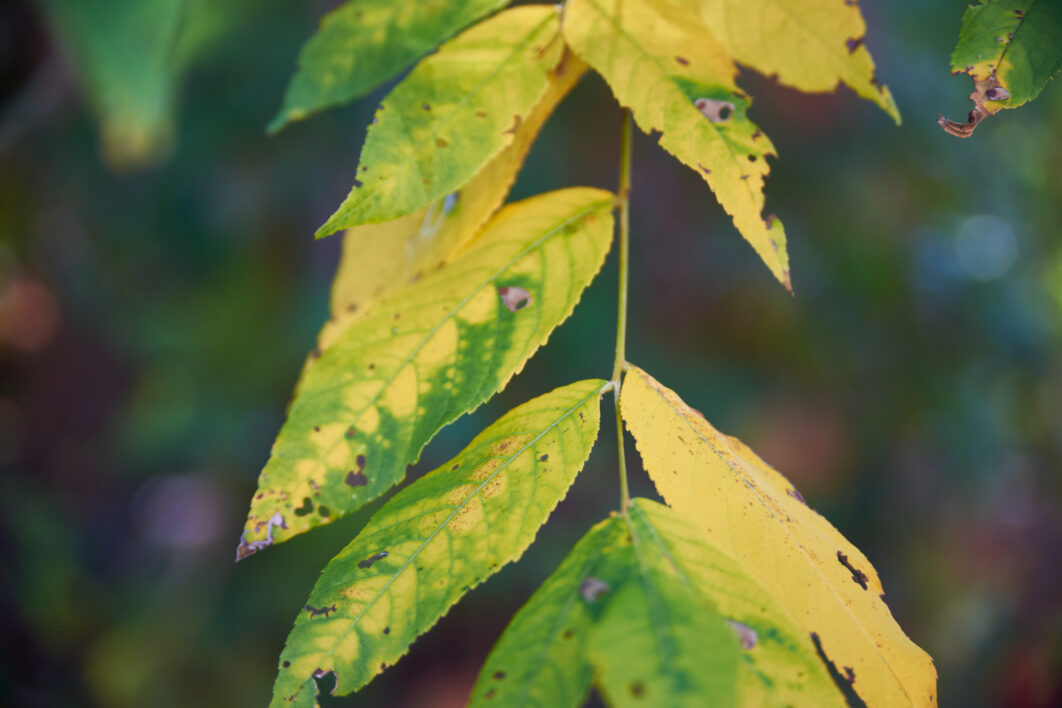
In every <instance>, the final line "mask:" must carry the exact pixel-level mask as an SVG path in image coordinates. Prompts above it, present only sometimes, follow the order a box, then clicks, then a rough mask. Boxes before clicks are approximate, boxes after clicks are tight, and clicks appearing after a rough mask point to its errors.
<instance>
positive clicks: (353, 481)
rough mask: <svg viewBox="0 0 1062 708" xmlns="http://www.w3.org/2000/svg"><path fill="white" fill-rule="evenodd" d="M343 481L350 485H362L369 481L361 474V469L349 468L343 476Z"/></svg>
mask: <svg viewBox="0 0 1062 708" xmlns="http://www.w3.org/2000/svg"><path fill="white" fill-rule="evenodd" d="M343 481H344V482H346V483H347V485H349V486H351V487H364V486H366V485H367V484H368V483H369V478H368V477H366V476H365V475H364V474H362V472H361V470H357V471H354V470H351V471H350V472H347V476H346V477H344V478H343Z"/></svg>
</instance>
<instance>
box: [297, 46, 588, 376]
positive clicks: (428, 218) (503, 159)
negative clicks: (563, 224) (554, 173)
mask: <svg viewBox="0 0 1062 708" xmlns="http://www.w3.org/2000/svg"><path fill="white" fill-rule="evenodd" d="M585 71H586V65H585V64H583V63H582V62H581V61H579V60H578V59H577V58H576V57H575V56H574V55H572V54H571V53H570V52H569V53H567V54H565V56H564V58H562V59H561V62H560V63H559V64H558V65H557V67H556V68H555V69H551V70H550V72H549V86H548V88H547V89H546V92H545V93H544V94H543V95H542V98H540V99H539V101H538V103H536V104H535V107H534V108H533V109H532V110H531V112H530V113H529V114H528V116H527V119H526V120H523V121H521V122H520V125H519V127H518V128H517V129H516V136H515V138H514V139H513V142H512V144H510V145H509V146H508V147H506V148H505V149H504V150H502V151H501V152H500V153H498V154H497V155H496V156H495V157H494V158H493V159H492V160H491V161H490V162H489V163H488V164H487V166H486V167H484V168H483V169H482V170H481V171H480V172H479V174H477V175H476V176H475V177H473V178H472V181H470V182H469V183H468V184H466V185H465V186H464V187H462V188H461V189H460V190H459V191H457V192H455V193H454V194H449V195H447V196H446V197H444V198H442V199H438V200H436V201H434V202H432V203H431V204H429V205H428V206H426V207H424V208H422V209H418V210H417V211H415V212H413V213H412V214H410V215H408V216H403V217H401V218H399V219H395V220H394V221H388V222H385V223H382V224H363V225H361V226H355V227H354V228H352V229H348V230H347V232H346V233H345V234H344V235H343V256H342V258H341V260H340V263H339V268H338V269H337V271H336V277H335V280H333V281H332V316H331V317H330V318H329V320H328V322H327V323H325V326H324V327H323V328H322V329H321V334H320V336H319V337H318V345H317V346H318V347H319V348H320V349H321V350H322V351H323V350H324V349H327V348H328V346H329V345H331V343H332V342H333V341H334V340H335V338H336V337H337V336H338V335H339V334H340V333H341V332H342V331H343V330H344V329H346V327H347V326H348V325H349V324H350V322H352V321H353V320H354V319H356V318H358V317H360V316H361V315H363V314H364V313H365V312H366V310H367V308H368V307H369V306H371V305H372V303H374V302H375V301H376V300H379V299H380V298H381V297H384V296H386V295H388V294H390V293H392V292H394V291H396V290H398V289H400V288H402V287H405V286H406V285H408V284H409V283H411V282H414V281H416V280H417V279H418V278H420V277H423V275H424V274H425V273H427V272H429V271H430V270H432V269H433V268H435V267H437V266H438V265H440V264H441V263H443V262H444V261H446V260H448V259H450V258H451V257H452V256H453V255H454V253H456V252H457V251H458V250H459V249H460V248H461V247H462V246H464V245H466V244H467V243H468V242H470V241H471V240H472V239H473V238H474V237H475V236H476V235H477V234H478V233H479V232H480V228H481V227H482V226H483V223H484V222H485V221H486V220H487V219H488V218H489V217H490V215H491V214H493V213H494V212H495V210H497V208H498V207H499V206H501V203H502V202H503V201H504V200H505V195H507V194H508V193H509V188H510V187H511V186H512V184H513V181H514V180H515V179H516V174H517V173H518V172H519V171H520V167H521V166H522V165H523V163H524V157H526V155H527V151H528V149H530V147H531V143H532V142H534V140H535V138H536V137H537V136H538V131H539V130H540V129H541V128H542V125H543V124H544V123H545V122H546V120H547V119H548V118H549V116H550V115H551V114H552V113H553V109H555V108H556V107H557V104H559V103H560V102H561V100H562V99H563V98H564V97H565V96H566V95H568V92H569V91H570V90H571V89H572V87H573V86H575V84H576V83H577V82H578V81H579V78H580V77H581V76H582V75H583V74H584V73H585ZM311 361H312V360H311Z"/></svg>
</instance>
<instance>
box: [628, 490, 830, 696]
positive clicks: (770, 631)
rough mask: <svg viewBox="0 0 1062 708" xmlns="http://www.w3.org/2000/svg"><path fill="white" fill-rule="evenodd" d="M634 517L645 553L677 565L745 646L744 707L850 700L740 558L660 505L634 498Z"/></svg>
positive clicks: (740, 682) (741, 685) (741, 666)
mask: <svg viewBox="0 0 1062 708" xmlns="http://www.w3.org/2000/svg"><path fill="white" fill-rule="evenodd" d="M630 517H631V524H632V525H633V527H634V528H635V529H636V534H635V538H637V539H640V543H643V544H644V549H643V552H645V553H648V554H649V555H654V554H659V555H660V556H661V557H662V558H664V559H666V560H667V562H668V563H671V564H674V566H675V568H676V569H678V572H679V573H680V574H681V575H683V576H685V577H686V579H687V580H688V582H689V583H690V584H691V585H692V586H693V587H695V588H696V589H697V591H698V592H699V593H701V594H703V595H704V596H706V597H707V598H708V599H710V600H711V602H712V603H713V605H714V606H715V608H716V610H717V611H718V612H719V614H720V615H722V616H723V617H724V618H725V619H726V621H727V624H728V627H729V628H730V629H731V630H732V631H733V632H734V633H735V634H736V635H737V637H738V639H739V642H741V643H742V649H743V651H742V652H741V661H740V662H739V670H738V672H739V677H738V693H739V701H738V703H739V704H740V705H743V706H802V705H808V706H823V707H825V706H844V705H845V701H844V698H843V696H842V695H841V693H840V692H839V691H838V690H837V687H836V686H835V685H834V684H833V682H832V681H831V679H830V675H829V673H828V672H827V670H826V667H825V666H824V665H823V663H822V662H821V661H820V660H819V658H818V656H817V655H816V649H815V645H814V643H813V642H812V641H811V638H810V636H809V635H807V634H805V633H804V632H803V631H801V630H800V629H799V628H798V627H797V626H796V625H795V624H794V623H793V622H792V621H791V620H790V619H789V617H788V616H787V615H786V613H785V610H784V609H783V608H782V607H781V605H780V604H779V603H778V601H777V600H776V599H775V598H774V597H772V596H771V594H770V592H769V591H768V590H766V589H765V588H764V586H762V585H760V584H759V583H758V582H757V581H756V580H755V579H754V578H753V577H752V576H751V575H750V574H749V572H748V571H747V570H745V568H744V567H743V566H742V565H741V564H740V563H739V562H738V561H737V560H735V559H734V558H732V557H731V556H729V555H727V554H726V553H724V552H723V551H722V550H720V549H719V548H716V547H713V546H711V545H710V542H709V540H708V539H707V538H705V537H704V536H703V535H702V534H701V533H700V532H699V530H698V529H697V528H696V527H695V526H693V525H691V524H689V523H688V522H686V521H684V520H683V519H682V518H681V517H679V516H678V515H677V514H676V513H675V512H673V511H672V510H671V509H669V508H668V507H666V506H664V505H662V504H658V503H656V502H654V501H650V500H648V499H636V500H634V502H633V503H632V505H631V509H630Z"/></svg>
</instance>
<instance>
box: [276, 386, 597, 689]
mask: <svg viewBox="0 0 1062 708" xmlns="http://www.w3.org/2000/svg"><path fill="white" fill-rule="evenodd" d="M605 387H606V382H604V381H600V380H591V381H580V382H578V383H574V384H571V385H569V386H565V387H562V388H559V389H556V390H555V391H552V392H550V393H548V394H546V395H544V396H539V397H538V398H536V399H534V400H532V401H529V402H527V403H525V404H524V405H522V406H519V407H517V408H515V409H513V410H512V411H510V412H509V413H507V414H506V415H504V416H502V418H500V419H499V420H498V421H497V422H496V423H494V424H493V425H491V426H490V427H488V428H487V429H486V430H484V431H483V432H482V433H480V434H479V435H478V436H477V437H476V439H475V440H473V441H472V442H471V443H470V444H469V446H468V447H467V448H465V449H464V450H463V451H461V453H460V454H459V455H457V457H455V458H454V459H452V460H450V461H449V462H447V463H446V464H445V465H443V466H441V467H439V468H438V469H437V470H435V471H433V472H431V473H429V474H428V475H426V476H425V477H424V478H422V479H420V480H417V481H416V482H414V483H413V484H411V485H409V487H407V488H406V489H404V490H402V491H401V492H399V493H398V494H397V495H395V497H394V498H393V499H391V500H390V501H389V502H387V503H386V504H385V505H384V506H383V507H382V508H381V509H380V510H379V511H378V512H377V513H376V514H375V515H374V516H373V517H372V519H371V520H370V521H369V523H368V524H367V525H366V526H365V528H364V529H363V530H362V531H361V533H359V534H358V536H357V537H356V538H355V539H354V540H353V541H351V542H350V544H349V545H348V546H347V547H346V548H344V549H343V550H342V551H341V552H340V553H339V555H337V556H336V557H335V558H334V559H333V560H332V561H331V562H330V563H329V564H328V566H327V567H326V568H325V570H324V572H323V573H322V574H321V578H320V579H319V580H318V581H317V585H316V586H315V587H314V589H313V592H312V593H311V594H310V599H309V600H308V601H307V604H306V607H305V611H304V612H302V613H300V615H299V617H298V619H297V620H296V622H295V627H294V628H293V629H292V631H291V634H290V635H289V636H288V641H287V645H286V646H285V648H284V652H283V653H282V654H281V656H280V672H279V675H278V676H277V681H276V685H275V687H274V695H273V705H276V706H281V705H285V704H288V703H292V702H304V701H305V700H306V696H307V695H309V696H313V695H314V693H315V687H314V680H313V679H314V677H315V676H322V675H324V674H327V673H328V672H334V673H335V675H336V692H337V693H339V694H340V695H345V694H347V693H350V692H351V691H356V690H357V689H359V688H361V687H362V686H364V685H365V684H366V683H368V682H369V681H370V680H371V679H372V678H373V677H374V676H376V675H377V674H379V673H380V672H382V671H383V670H384V669H385V668H386V667H387V666H389V665H391V664H393V663H394V662H395V661H397V660H398V659H399V657H401V656H402V655H403V654H405V653H406V651H407V650H408V649H409V646H410V644H412V643H413V640H414V639H416V638H417V637H418V636H419V635H421V634H423V633H424V632H426V631H427V630H428V629H430V628H431V626H432V625H434V624H435V622H436V621H438V619H439V618H440V617H442V616H443V615H444V614H446V612H447V610H449V609H450V607H451V606H453V605H454V604H455V603H456V602H457V601H458V600H459V599H460V598H461V596H462V595H464V594H465V593H466V592H467V591H468V590H470V589H471V588H473V587H475V586H476V585H478V584H479V583H481V582H483V580H485V579H486V578H488V577H489V576H491V575H493V574H494V573H495V572H497V570H498V569H499V568H500V567H501V566H502V565H504V564H505V563H508V562H510V561H513V560H516V559H517V558H519V557H520V556H521V555H522V554H523V552H524V551H525V550H526V549H527V547H528V546H529V545H531V542H532V541H533V540H534V538H535V534H536V533H538V529H539V527H540V526H541V525H542V524H544V523H545V521H546V518H547V517H548V516H549V514H550V512H552V511H553V508H554V507H555V506H556V505H557V503H558V502H560V500H561V499H563V498H564V495H565V494H566V493H567V491H568V488H569V487H570V486H571V484H572V482H573V481H574V479H575V476H576V474H577V473H578V472H579V470H580V469H581V468H582V466H583V463H585V462H586V459H587V457H589V455H590V449H591V448H592V447H593V444H594V440H595V438H596V437H597V431H598V427H599V423H600V405H599V399H600V396H601V393H602V391H604V390H605Z"/></svg>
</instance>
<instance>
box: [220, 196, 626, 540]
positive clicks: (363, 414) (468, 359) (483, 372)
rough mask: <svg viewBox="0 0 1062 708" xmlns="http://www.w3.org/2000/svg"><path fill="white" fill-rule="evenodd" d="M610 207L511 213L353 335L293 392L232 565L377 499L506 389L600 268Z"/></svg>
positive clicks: (553, 201) (574, 204)
mask: <svg viewBox="0 0 1062 708" xmlns="http://www.w3.org/2000/svg"><path fill="white" fill-rule="evenodd" d="M612 206H613V196H612V194H610V193H609V192H605V191H602V190H599V189H590V188H582V187H578V188H571V189H564V190H560V191H556V192H551V193H548V194H544V195H539V196H537V197H533V198H531V199H527V200H524V201H522V202H518V203H516V204H510V205H508V206H507V207H505V208H504V209H502V210H501V211H500V212H498V214H497V215H495V217H494V218H493V219H492V220H491V221H490V223H489V224H488V225H487V226H486V227H485V228H484V231H483V233H482V234H481V235H480V236H479V238H477V239H476V241H475V242H474V243H473V244H472V245H471V246H470V247H469V248H468V250H467V251H465V252H463V253H462V254H461V255H460V256H459V257H457V258H455V259H454V260H453V261H452V262H450V263H448V264H447V265H445V266H444V267H443V268H440V269H438V270H436V271H434V272H432V273H431V274H429V275H427V276H425V277H424V278H422V279H421V280H419V281H417V282H416V283H414V284H413V285H410V286H409V287H407V288H405V289H403V290H401V291H398V292H396V293H394V294H393V295H392V296H391V297H389V298H387V299H385V300H383V301H381V302H379V303H377V304H376V306H375V307H373V309H372V311H371V312H369V313H367V314H366V315H365V316H364V317H362V318H360V319H358V320H356V321H355V322H353V323H352V324H351V325H350V326H349V327H348V328H347V329H346V330H344V331H343V333H342V334H340V335H339V337H338V338H337V339H336V341H335V342H333V343H332V346H331V347H329V348H328V349H327V350H325V351H324V352H323V353H322V354H321V356H320V357H319V358H318V359H317V360H316V361H315V362H314V363H313V364H312V365H311V366H309V367H307V369H306V374H305V376H304V377H303V379H302V381H301V383H300V385H299V387H298V389H297V390H296V393H295V400H294V401H293V402H292V404H291V408H290V411H289V414H288V419H287V421H286V422H285V423H284V426H283V428H281V431H280V435H279V436H278V437H277V440H276V442H275V443H274V445H273V451H272V455H271V457H270V459H269V461H268V463H267V464H266V466H265V469H264V470H263V471H262V474H261V475H260V477H259V480H258V491H257V492H256V494H255V496H254V498H253V500H252V501H251V509H250V513H249V515H248V518H247V525H246V527H245V530H244V535H243V537H242V539H241V541H240V546H239V548H238V549H237V557H238V558H242V557H245V556H247V555H250V554H252V553H254V552H256V551H259V550H261V549H262V548H265V547H266V546H268V545H270V544H272V543H276V542H279V541H285V540H287V539H289V538H291V537H292V536H295V535H296V534H299V533H302V532H304V531H307V530H309V529H311V528H313V527H315V526H319V525H322V524H325V523H328V522H330V521H332V520H334V519H336V518H338V517H340V516H342V515H344V514H347V513H350V512H352V511H354V510H356V509H358V508H360V507H361V506H362V505H364V504H365V503H366V502H368V501H370V500H371V499H374V498H376V497H377V496H379V495H380V494H382V493H383V492H384V491H386V490H387V489H388V488H389V487H391V486H392V485H393V484H395V483H397V482H398V481H400V480H401V479H402V477H403V476H404V474H405V468H406V465H407V464H410V463H412V462H414V461H415V460H416V459H417V457H418V456H419V454H420V450H421V449H422V448H423V447H424V445H425V444H427V442H428V441H429V440H430V439H431V438H432V436H434V435H435V433H436V432H438V431H439V429H440V428H442V427H443V426H444V425H447V424H448V423H450V422H452V421H453V420H455V419H456V418H457V417H458V416H460V415H461V414H463V413H465V412H466V411H469V410H472V409H474V408H476V407H477V406H479V405H480V404H482V403H483V402H484V401H486V400H487V399H488V398H490V396H491V395H493V394H494V392H496V391H499V390H501V388H503V387H504V386H505V384H506V383H507V382H508V381H509V379H510V378H511V377H512V376H513V375H514V374H515V373H516V372H518V371H519V370H520V369H521V368H522V367H523V365H524V363H525V362H526V361H527V359H528V358H529V357H530V356H531V354H532V353H533V352H534V351H535V350H536V349H537V348H538V347H540V346H541V345H542V344H544V343H545V341H546V338H547V337H548V336H549V333H550V332H551V331H552V330H553V328H554V327H556V326H557V325H558V324H560V323H561V322H562V321H564V319H566V318H567V317H568V315H569V314H571V311H572V309H573V308H574V307H575V303H576V302H577V301H578V299H579V296H580V294H581V293H582V291H583V289H584V288H585V287H586V286H587V285H589V283H590V281H591V280H592V279H593V277H594V275H595V274H596V273H597V271H598V270H599V269H600V268H601V264H602V262H603V261H604V258H605V254H606V253H607V251H608V247H609V244H610V241H611V236H612V213H611V211H612Z"/></svg>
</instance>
